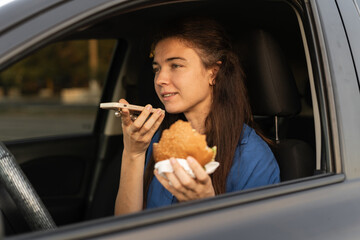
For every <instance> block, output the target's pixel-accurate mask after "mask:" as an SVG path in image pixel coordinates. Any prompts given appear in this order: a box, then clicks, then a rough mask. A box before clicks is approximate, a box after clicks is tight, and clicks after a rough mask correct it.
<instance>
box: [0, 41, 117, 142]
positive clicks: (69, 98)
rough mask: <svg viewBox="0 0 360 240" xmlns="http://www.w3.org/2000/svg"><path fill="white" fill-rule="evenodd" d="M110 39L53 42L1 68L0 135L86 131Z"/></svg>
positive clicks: (90, 123)
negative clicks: (7, 66)
mask: <svg viewBox="0 0 360 240" xmlns="http://www.w3.org/2000/svg"><path fill="white" fill-rule="evenodd" d="M115 43H116V41H115V40H96V39H91V40H72V41H64V42H57V43H54V44H51V45H48V46H46V47H44V48H42V49H41V50H39V51H37V52H35V53H34V54H32V55H30V56H29V57H27V58H25V59H23V60H22V61H20V62H18V63H16V64H14V65H12V66H11V67H9V68H8V69H5V70H4V71H2V72H1V73H0V132H1V137H0V140H1V141H9V140H17V139H26V138H34V137H44V136H54V135H67V134H83V133H90V132H92V130H93V126H94V123H95V118H96V113H97V110H98V103H99V101H100V96H101V93H102V88H103V86H104V82H105V79H106V74H107V70H108V68H109V65H110V62H111V56H112V52H113V49H114V46H115Z"/></svg>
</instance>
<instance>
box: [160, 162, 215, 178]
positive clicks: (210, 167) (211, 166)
mask: <svg viewBox="0 0 360 240" xmlns="http://www.w3.org/2000/svg"><path fill="white" fill-rule="evenodd" d="M176 160H177V161H178V163H179V164H180V165H181V166H182V167H183V168H184V170H185V171H186V172H187V173H188V174H189V175H190V176H191V177H193V178H195V175H194V173H193V171H192V170H191V168H190V166H189V164H188V162H187V161H186V160H185V159H182V158H176ZM219 165H220V164H219V163H218V162H215V161H212V162H209V163H208V164H206V165H205V166H204V167H205V171H206V173H207V174H211V173H213V172H214V171H215V170H216V169H217V168H218V167H219ZM155 169H157V170H158V172H159V174H160V175H161V176H163V177H165V178H166V175H165V173H166V172H173V171H174V170H173V168H172V166H171V163H170V160H164V161H160V162H157V163H155Z"/></svg>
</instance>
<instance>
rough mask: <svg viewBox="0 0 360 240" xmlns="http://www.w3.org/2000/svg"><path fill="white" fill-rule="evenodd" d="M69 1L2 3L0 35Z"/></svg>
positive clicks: (15, 1)
mask: <svg viewBox="0 0 360 240" xmlns="http://www.w3.org/2000/svg"><path fill="white" fill-rule="evenodd" d="M68 1H69V0H36V1H28V0H8V1H5V2H2V3H0V34H1V33H3V32H4V31H6V30H8V29H9V28H12V27H14V26H16V24H18V23H21V22H22V21H24V20H25V19H28V18H31V17H32V16H35V15H37V14H38V13H40V12H42V11H44V10H46V9H49V8H52V7H54V6H56V5H58V4H61V3H65V2H68Z"/></svg>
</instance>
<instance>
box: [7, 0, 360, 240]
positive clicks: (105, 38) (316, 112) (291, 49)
mask: <svg viewBox="0 0 360 240" xmlns="http://www.w3.org/2000/svg"><path fill="white" fill-rule="evenodd" d="M186 16H202V17H211V18H214V19H216V20H217V21H219V22H220V23H221V24H222V25H223V26H224V27H225V28H226V30H227V31H228V33H229V35H230V37H231V40H232V41H233V43H234V50H235V51H236V53H238V55H239V59H240V60H241V64H242V66H243V67H244V71H245V75H246V83H247V87H248V90H249V97H250V102H251V105H252V108H253V113H254V119H255V120H256V122H257V123H258V125H259V126H260V127H261V129H262V131H263V133H264V135H266V136H268V137H270V138H272V139H273V140H274V145H275V147H274V153H275V155H276V158H277V160H278V163H279V166H280V171H281V182H280V183H278V184H272V185H268V186H263V187H258V188H254V189H248V190H244V191H239V192H232V193H226V194H221V195H218V196H215V197H213V198H207V199H203V200H197V201H191V202H186V203H179V204H174V205H172V206H168V207H162V208H158V209H151V210H150V209H149V210H144V211H141V212H137V213H132V214H127V215H122V216H114V214H113V212H114V202H115V198H116V194H117V189H118V183H119V177H120V176H119V175H120V170H119V169H120V164H121V153H122V148H123V142H122V132H121V131H122V130H121V121H120V119H119V118H116V117H115V116H114V111H112V110H104V109H100V108H99V105H100V103H104V102H117V101H118V100H119V99H120V98H126V99H127V100H128V101H129V102H130V103H132V104H136V105H141V106H144V105H145V104H148V103H151V104H152V105H153V106H160V107H161V104H160V103H159V101H158V100H157V97H156V94H155V92H154V90H153V73H152V69H151V59H150V58H149V53H150V46H151V36H152V34H153V33H154V32H155V31H156V30H157V29H158V28H159V26H161V25H162V24H163V23H166V22H169V21H171V20H172V19H175V18H179V17H186ZM359 72H360V1H359V0H287V1H286V0H279V1H273V0H222V1H215V0H146V1H144V0H131V1H130V0H86V1H85V0H78V1H68V0H38V1H26V0H16V1H11V0H9V1H2V2H1V3H0V106H1V107H0V141H1V142H2V143H1V144H0V164H1V168H0V169H1V170H0V183H1V184H0V191H1V194H0V209H1V213H2V214H1V225H0V234H1V235H0V236H1V237H2V238H3V239H94V238H96V239H98V238H101V239H207V240H209V239H221V238H222V239H239V238H241V239H358V238H359V235H360V228H359V227H358V226H359V225H360V208H359V201H360V191H359V189H360V147H359V142H360V124H359V123H360V94H359V93H360V81H359Z"/></svg>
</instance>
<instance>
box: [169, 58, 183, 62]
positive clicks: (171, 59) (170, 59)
mask: <svg viewBox="0 0 360 240" xmlns="http://www.w3.org/2000/svg"><path fill="white" fill-rule="evenodd" d="M173 60H182V61H186V59H185V58H182V57H171V58H168V59H166V62H170V61H173Z"/></svg>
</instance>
